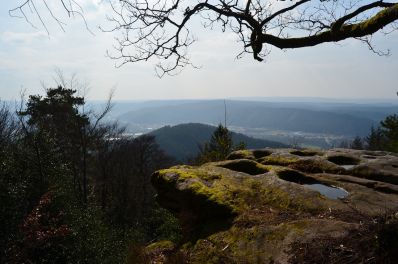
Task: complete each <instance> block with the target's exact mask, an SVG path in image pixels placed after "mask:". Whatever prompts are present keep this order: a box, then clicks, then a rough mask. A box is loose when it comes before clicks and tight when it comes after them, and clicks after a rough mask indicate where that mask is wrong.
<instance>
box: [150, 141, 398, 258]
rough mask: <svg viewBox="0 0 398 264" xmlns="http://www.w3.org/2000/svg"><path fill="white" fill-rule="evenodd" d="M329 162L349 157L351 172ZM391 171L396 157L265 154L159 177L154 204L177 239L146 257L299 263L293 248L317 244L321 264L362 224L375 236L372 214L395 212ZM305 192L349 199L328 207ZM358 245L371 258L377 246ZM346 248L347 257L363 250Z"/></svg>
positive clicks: (238, 155)
mask: <svg viewBox="0 0 398 264" xmlns="http://www.w3.org/2000/svg"><path fill="white" fill-rule="evenodd" d="M303 153H304V154H303ZM330 157H351V158H353V159H354V160H356V164H348V165H353V166H354V167H353V168H350V169H347V168H346V167H344V166H345V165H341V162H340V160H339V161H337V162H336V160H335V159H334V158H332V161H330ZM369 157H372V158H369ZM351 161H352V160H350V163H352V162H351ZM339 163H340V164H339ZM343 163H344V164H346V163H347V162H345V161H344V162H343ZM396 164H398V157H396V156H394V155H391V154H389V153H384V154H383V155H379V153H376V152H375V153H373V152H368V151H367V152H365V151H354V150H342V149H336V150H329V151H320V150H317V151H316V152H315V151H313V150H300V152H295V151H294V150H291V149H266V150H259V151H256V150H245V151H238V152H234V153H232V154H231V155H230V156H229V160H226V161H222V162H215V163H207V164H204V165H202V166H200V167H190V166H177V167H172V168H170V169H166V170H160V171H158V172H156V173H154V175H153V176H152V183H153V185H154V186H155V188H156V189H157V191H158V197H157V198H158V201H159V203H160V204H161V205H162V206H163V207H165V208H167V209H169V210H170V211H172V212H173V213H174V214H175V215H176V216H177V217H178V218H179V220H180V223H181V226H182V229H183V233H184V234H183V235H184V239H183V242H182V244H181V245H179V246H178V247H173V246H172V245H171V244H168V243H164V242H161V243H160V244H154V245H150V246H148V248H147V250H149V249H151V250H152V249H153V250H154V251H156V250H157V248H158V246H160V247H163V245H165V247H168V248H170V250H171V248H173V250H171V251H170V252H172V253H171V254H174V255H175V256H184V257H183V259H184V261H183V262H184V263H185V262H187V263H289V262H292V263H297V262H295V261H296V260H303V261H304V262H301V263H305V261H307V260H308V259H310V256H311V254H310V253H308V252H307V253H305V254H304V253H302V252H301V251H299V250H300V247H301V246H302V245H306V246H307V247H309V246H308V243H314V242H313V241H316V240H319V241H322V243H321V244H320V245H319V247H315V248H318V249H317V250H319V254H320V255H321V256H323V255H322V254H325V258H324V259H326V262H328V259H327V258H331V257H332V255H327V254H326V253H325V252H328V251H327V248H328V247H329V246H330V245H334V244H335V243H336V241H339V240H341V241H350V243H353V242H352V241H353V240H352V239H350V237H352V236H353V234H355V233H356V232H357V233H358V232H364V230H363V228H364V226H365V223H369V225H368V226H367V225H366V228H368V229H367V230H368V232H376V231H374V230H375V228H374V227H372V223H374V218H375V217H377V215H378V214H380V212H394V213H395V212H397V211H398V195H397V194H398V186H397V184H398V182H397V181H396V179H398V169H397V167H396V166H394V165H396ZM311 184H317V185H320V186H324V187H330V188H343V189H345V190H346V191H347V192H348V193H349V195H348V197H345V198H344V199H331V198H328V196H327V194H325V193H322V192H321V191H317V189H316V188H315V189H314V188H309V187H308V186H309V185H311ZM324 187H323V188H324ZM358 212H360V213H358ZM360 223H362V224H361V225H360ZM366 239H367V238H365V237H360V238H359V241H361V242H360V243H363V244H364V245H365V244H366V245H367V246H369V247H370V248H371V250H375V251H374V252H376V251H377V249H375V245H376V243H377V241H375V240H374V239H373V238H372V239H370V240H369V241H368V240H366ZM358 243H359V242H358ZM349 246H350V247H352V248H348V249H347V252H349V250H354V249H355V250H358V249H359V248H363V247H364V246H362V244H361V246H358V245H353V244H350V245H349ZM344 252H345V251H344ZM372 252H373V251H372ZM329 253H330V252H329ZM361 254H362V253H361ZM364 254H365V253H364ZM375 254H376V253H375ZM174 255H173V256H174ZM365 255H366V254H365ZM294 256H297V258H295V257H294ZM167 259H168V260H170V258H167ZM168 260H165V262H164V263H167V261H168ZM356 260H358V256H355V258H352V261H354V262H355V261H356ZM330 262H331V260H330ZM161 263H162V262H161ZM170 263H172V262H170Z"/></svg>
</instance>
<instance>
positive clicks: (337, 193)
mask: <svg viewBox="0 0 398 264" xmlns="http://www.w3.org/2000/svg"><path fill="white" fill-rule="evenodd" d="M304 186H306V187H307V188H310V189H312V190H315V191H318V192H320V193H321V194H322V195H324V196H326V197H327V198H330V199H335V200H336V199H342V198H345V197H347V196H348V194H349V193H348V192H347V191H346V190H344V189H343V188H340V187H335V186H328V185H325V184H321V183H314V184H304Z"/></svg>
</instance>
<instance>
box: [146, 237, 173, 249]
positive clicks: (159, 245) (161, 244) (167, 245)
mask: <svg viewBox="0 0 398 264" xmlns="http://www.w3.org/2000/svg"><path fill="white" fill-rule="evenodd" d="M174 248H175V244H174V243H173V242H171V241H169V240H162V241H158V242H155V243H152V244H150V245H148V246H147V247H146V248H145V249H146V251H149V252H151V251H156V250H173V249H174Z"/></svg>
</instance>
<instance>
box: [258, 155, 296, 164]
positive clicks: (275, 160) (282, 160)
mask: <svg viewBox="0 0 398 264" xmlns="http://www.w3.org/2000/svg"><path fill="white" fill-rule="evenodd" d="M298 160H299V159H298V158H296V157H286V156H280V155H271V156H267V157H264V158H262V159H260V160H259V161H260V162H261V164H264V165H278V166H288V165H290V164H293V163H295V162H297V161H298Z"/></svg>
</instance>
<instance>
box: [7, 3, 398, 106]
mask: <svg viewBox="0 0 398 264" xmlns="http://www.w3.org/2000/svg"><path fill="white" fill-rule="evenodd" d="M18 2H22V0H15V1H9V0H8V1H7V0H5V1H3V0H2V1H1V2H0V12H1V14H0V98H1V99H3V100H9V99H16V98H18V96H19V93H20V91H21V89H26V90H27V93H28V94H37V93H42V92H43V89H42V84H41V83H42V82H44V83H46V84H47V85H49V86H50V85H51V84H52V76H53V75H54V69H55V68H59V69H61V70H63V71H64V73H65V74H66V75H68V74H72V73H76V74H77V75H78V77H79V78H80V79H81V80H83V81H86V82H88V83H89V84H90V87H91V89H90V91H89V94H88V97H89V98H90V99H105V98H106V97H107V95H108V93H109V91H110V90H111V89H112V88H116V93H115V99H126V100H127V99H129V100H141V99H183V98H184V99H185V98H189V99H193V98H232V97H270V96H271V97H274V96H282V97H295V96H300V97H331V98H368V99H369V98H390V99H391V98H394V97H396V91H397V90H398V85H397V83H398V82H397V81H398V74H397V70H398V33H397V32H395V33H393V34H390V35H388V36H386V37H384V36H382V35H376V36H375V44H376V45H377V47H378V48H380V49H387V48H389V49H390V50H391V53H392V55H391V56H389V57H379V56H377V55H375V54H373V53H371V52H370V51H369V50H368V48H367V47H366V46H364V45H363V44H361V43H359V42H356V41H351V40H350V41H344V42H342V43H341V44H339V45H335V44H324V45H321V46H318V47H312V48H305V49H296V50H290V51H286V52H282V51H280V50H278V49H276V48H273V49H272V53H271V54H270V55H269V56H268V57H267V58H266V62H262V63H259V62H257V61H254V60H253V59H252V57H251V56H250V55H247V56H245V57H244V58H243V59H239V60H237V59H236V58H235V56H236V55H237V54H238V52H239V50H240V43H237V41H236V36H235V35H233V34H230V33H220V32H219V31H213V32H208V31H207V30H204V29H202V28H195V35H196V37H197V38H198V41H197V43H195V44H194V45H193V46H192V47H191V48H190V55H191V59H192V61H193V62H194V63H195V64H196V65H199V66H201V69H192V68H186V69H185V70H184V71H183V72H182V73H180V74H179V75H178V76H173V77H169V76H166V77H164V78H162V79H159V78H158V77H157V76H156V75H155V71H154V64H153V63H151V62H149V63H137V64H127V65H125V66H123V67H122V68H115V67H114V65H115V62H114V61H112V60H111V59H109V58H107V57H106V56H105V53H106V50H107V49H112V44H113V35H112V34H110V33H108V34H107V33H103V32H101V31H100V30H99V29H98V25H102V26H105V27H106V26H107V22H106V20H105V16H106V13H107V12H109V11H108V8H107V7H106V6H104V5H101V4H97V3H96V2H100V1H98V0H84V1H80V2H81V3H83V4H84V8H85V10H86V18H87V22H88V25H89V27H90V29H91V30H92V31H93V32H94V35H92V34H90V33H89V32H88V31H87V30H86V29H85V26H84V23H83V22H82V20H81V19H78V18H76V19H74V20H65V22H67V23H68V25H67V26H66V27H65V29H66V32H63V31H62V30H60V29H59V28H58V27H57V26H56V25H55V23H53V22H52V21H51V20H48V23H47V24H48V28H49V31H50V35H49V36H48V35H47V33H46V32H45V30H44V29H43V27H40V24H39V23H38V21H36V20H34V18H32V21H34V22H36V23H35V25H37V26H38V29H35V28H32V27H31V26H29V24H27V23H26V22H24V20H23V19H17V18H11V17H10V16H9V15H8V10H9V9H11V8H13V7H15V6H16V5H17V3H18ZM52 2H57V1H52Z"/></svg>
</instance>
